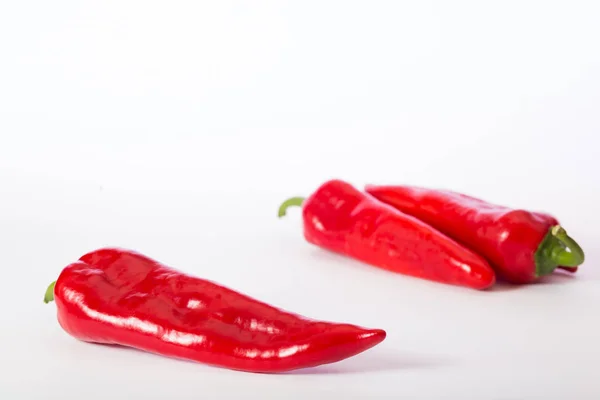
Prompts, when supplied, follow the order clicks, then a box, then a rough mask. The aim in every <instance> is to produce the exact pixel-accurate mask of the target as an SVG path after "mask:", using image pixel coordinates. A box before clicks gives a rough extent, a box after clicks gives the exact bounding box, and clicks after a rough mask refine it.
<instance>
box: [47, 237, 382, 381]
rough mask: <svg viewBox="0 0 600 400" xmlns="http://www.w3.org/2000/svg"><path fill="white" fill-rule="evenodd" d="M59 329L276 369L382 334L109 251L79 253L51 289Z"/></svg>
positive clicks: (330, 358) (317, 359) (329, 357)
mask: <svg viewBox="0 0 600 400" xmlns="http://www.w3.org/2000/svg"><path fill="white" fill-rule="evenodd" d="M51 301H54V302H55V303H56V307H57V316H58V322H59V324H60V326H61V327H62V328H63V330H65V331H66V332H67V333H68V334H70V335H71V336H73V337H74V338H77V339H79V340H82V341H86V342H95V343H111V344H120V345H123V346H128V347H133V348H137V349H140V350H144V351H148V352H152V353H155V354H159V355H163V356H168V357H174V358H181V359H186V360H191V361H196V362H200V363H203V364H207V365H213V366H217V367H223V368H228V369H233V370H240V371H246V372H262V373H277V372H285V371H291V370H295V369H300V368H310V367H316V366H319V365H322V364H328V363H333V362H338V361H341V360H344V359H346V358H349V357H352V356H355V355H357V354H359V353H362V352H364V351H366V350H368V349H370V348H372V347H373V346H376V345H377V344H379V343H381V342H382V341H383V340H384V339H385V337H386V332H385V331H384V330H381V329H368V328H363V327H359V326H356V325H351V324H343V323H334V322H326V321H315V320H312V319H308V318H305V317H302V316H300V315H297V314H294V313H290V312H287V311H284V310H281V309H278V308H276V307H273V306H271V305H268V304H266V303H263V302H261V301H259V300H256V299H253V298H251V297H249V296H246V295H244V294H241V293H238V292H236V291H234V290H232V289H228V288H226V287H224V286H221V285H219V284H216V283H214V282H211V281H207V280H203V279H200V278H197V277H194V276H190V275H186V274H183V273H180V272H178V271H176V270H175V269H172V268H170V267H167V266H164V265H162V264H160V263H158V262H156V261H154V260H152V259H150V258H148V257H146V256H143V255H141V254H139V253H136V252H133V251H129V250H124V249H116V248H107V249H100V250H96V251H93V252H90V253H87V254H85V255H84V256H82V257H81V258H80V259H79V260H78V261H76V262H74V263H72V264H70V265H68V266H67V267H65V268H64V269H63V271H62V272H61V274H60V276H59V277H58V279H57V280H56V281H55V282H53V283H52V284H50V286H49V287H48V289H47V291H46V294H45V297H44V302H45V303H49V302H51Z"/></svg>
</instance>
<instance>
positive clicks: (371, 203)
mask: <svg viewBox="0 0 600 400" xmlns="http://www.w3.org/2000/svg"><path fill="white" fill-rule="evenodd" d="M292 206H296V207H301V208H302V222H303V225H302V227H303V235H304V238H305V239H306V241H307V242H309V243H311V244H313V245H315V246H318V247H320V248H323V249H325V250H329V251H333V252H336V253H340V254H343V255H346V256H348V257H350V258H353V259H356V260H358V261H362V262H364V263H365V264H369V265H371V266H375V267H378V268H382V269H385V270H389V271H392V272H396V273H399V274H403V275H408V276H412V277H417V278H421V279H427V280H430V281H435V282H439V283H445V284H450V285H457V286H464V287H469V288H472V289H477V290H485V289H488V288H490V287H492V286H493V285H494V283H495V282H496V274H495V272H494V270H493V269H492V267H491V266H490V265H489V263H488V261H487V260H485V259H484V258H483V257H482V256H480V255H479V254H477V253H476V252H474V251H472V250H470V249H468V248H466V247H464V246H463V245H462V244H460V243H458V242H457V241H455V240H454V239H452V238H451V237H449V236H447V235H445V234H443V233H442V232H440V231H438V230H437V229H435V228H434V227H432V226H430V225H429V224H426V223H424V222H423V221H420V220H419V219H417V218H414V217H412V216H410V215H408V214H405V213H403V212H400V211H398V210H396V209H394V208H393V207H390V206H388V205H385V204H384V203H382V202H380V201H379V200H377V199H376V198H374V197H373V196H370V195H369V194H367V193H365V192H362V191H360V190H358V189H357V188H355V187H353V186H352V185H350V184H349V183H347V182H344V181H341V180H338V179H333V180H330V181H327V182H325V183H323V184H322V185H321V186H319V187H318V188H317V189H316V190H315V191H314V192H313V193H312V194H311V195H310V196H309V197H307V198H302V197H292V198H290V199H288V200H286V201H284V202H283V204H282V205H281V207H280V208H279V210H278V216H279V217H282V216H285V215H286V212H287V209H288V208H289V207H292Z"/></svg>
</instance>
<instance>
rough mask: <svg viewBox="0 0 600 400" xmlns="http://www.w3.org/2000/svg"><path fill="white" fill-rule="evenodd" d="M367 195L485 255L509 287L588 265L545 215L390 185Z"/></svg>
mask: <svg viewBox="0 0 600 400" xmlns="http://www.w3.org/2000/svg"><path fill="white" fill-rule="evenodd" d="M365 190H366V192H367V193H369V194H370V195H372V196H373V197H375V198H377V199H378V200H380V201H381V202H384V203H386V204H388V205H390V206H393V207H394V208H396V209H398V210H400V211H402V212H404V213H407V214H410V215H412V216H414V217H416V218H418V219H420V220H421V221H423V222H425V223H427V224H429V225H431V226H433V227H435V228H437V229H439V230H440V231H441V232H444V233H445V234H447V235H448V236H450V237H452V238H454V239H456V240H457V241H458V242H460V243H463V244H464V245H465V246H467V247H469V248H470V249H472V250H473V251H475V252H477V253H479V254H481V255H482V256H483V257H485V258H486V259H487V260H488V261H489V262H490V264H491V265H492V267H493V268H494V269H495V270H496V272H497V273H498V276H499V277H501V278H503V279H505V280H506V281H508V282H512V283H517V284H524V283H531V282H534V281H536V280H537V279H538V278H540V277H542V276H544V275H548V274H551V273H552V272H553V271H554V270H555V269H556V268H557V267H561V268H564V269H567V270H571V271H572V272H575V270H576V267H577V266H578V265H580V264H581V263H583V261H584V254H583V250H581V248H580V247H579V245H578V244H577V243H576V242H575V241H574V240H573V239H571V238H570V237H568V236H567V234H566V232H565V231H564V229H562V228H561V227H560V225H559V223H558V221H557V220H556V218H554V217H553V216H551V215H548V214H545V213H541V212H530V211H526V210H517V209H511V208H508V207H505V206H501V205H496V204H491V203H488V202H486V201H484V200H481V199H478V198H475V197H471V196H468V195H465V194H461V193H456V192H452V191H448V190H433V189H426V188H420V187H414V186H392V185H381V186H377V185H367V186H366V188H365ZM567 248H569V249H570V251H568V250H567Z"/></svg>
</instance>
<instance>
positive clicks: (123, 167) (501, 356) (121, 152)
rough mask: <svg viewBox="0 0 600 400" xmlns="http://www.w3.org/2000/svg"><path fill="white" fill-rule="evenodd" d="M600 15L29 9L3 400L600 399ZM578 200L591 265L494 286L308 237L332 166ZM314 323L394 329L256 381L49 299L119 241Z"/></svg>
mask: <svg viewBox="0 0 600 400" xmlns="http://www.w3.org/2000/svg"><path fill="white" fill-rule="evenodd" d="M599 15H600V5H599V4H598V3H597V2H594V1H589V2H583V1H579V2H577V1H575V2H573V1H560V2H552V1H537V2H535V1H497V2H496V1H494V2H481V1H470V2H469V1H452V2H450V1H441V0H440V1H410V2H409V1H363V2H353V1H337V2H335V1H302V2H292V1H277V2H276V1H273V2H265V1H262V2H259V1H239V2H233V1H213V2H198V1H190V2H182V1H173V2H171V1H169V2H166V1H165V2H152V1H138V2H134V1H104V2H85V1H68V2H67V1H53V2H49V1H5V2H2V3H1V5H0V250H1V251H0V255H1V257H0V266H1V271H2V278H1V282H2V285H1V286H2V289H1V291H0V308H1V310H2V318H1V319H0V321H1V322H0V324H1V329H0V355H1V358H0V365H1V369H2V370H1V373H0V397H1V398H3V399H4V398H5V399H65V400H66V399H90V400H92V399H103V400H104V399H135V398H145V399H167V398H169V399H199V398H203V399H221V398H223V399H225V398H232V399H241V398H252V399H269V398H273V399H282V398H297V399H309V398H327V397H335V398H340V399H342V398H407V399H437V398H440V399H461V400H462V399H519V400H520V399H568V398H573V399H582V400H583V399H592V398H595V399H597V398H598V397H599V396H600V379H599V378H600V373H599V372H598V360H599V358H600V340H599V339H598V338H599V337H600V264H599V262H598V260H599V258H600V257H599V256H600V250H599V249H598V243H599V239H600V237H599V234H598V231H599V230H598V229H599V228H598V227H599V226H600V213H599V212H598V205H599V204H600V178H599V177H598V174H599V173H600V168H599V164H600V163H599V162H598V158H599V157H600V150H599V149H598V132H599V131H600V114H599V110H600V69H599V68H600V51H598V48H599V44H598V42H599V39H600V25H599V24H598V16H599ZM334 177H336V178H342V179H345V180H348V181H349V182H352V183H354V184H356V185H357V186H361V185H363V184H365V183H408V184H416V185H422V186H431V187H446V188H450V189H454V190H459V191H463V192H466V193H470V194H472V195H476V196H478V197H483V198H485V199H488V200H491V201H494V202H497V203H501V204H506V205H510V206H513V207H524V208H528V209H536V210H543V211H548V212H551V213H553V214H554V215H556V216H557V217H558V218H559V219H560V220H561V222H562V223H563V225H564V226H565V228H566V229H567V230H568V232H569V233H570V234H572V235H573V236H574V237H575V238H576V239H577V240H578V241H579V242H580V244H581V245H582V246H583V247H584V249H585V250H586V252H587V254H586V255H587V260H586V263H585V265H584V266H583V267H582V268H581V270H580V273H578V274H577V276H576V277H575V278H568V277H564V276H557V277H555V278H553V279H551V280H550V281H548V282H545V283H543V284H539V285H532V286H527V287H521V288H510V287H506V286H501V287H499V289H497V290H494V291H491V292H485V293H482V292H475V291H472V290H468V289H460V288H455V287H449V286H444V285H440V284H434V283H430V282H426V281H420V280H416V279H412V278H407V277H404V276H400V275H396V274H392V273H388V272H385V271H381V270H378V269H376V268H372V267H368V266H365V265H362V264H359V263H357V262H354V261H352V260H348V259H345V258H342V257H338V256H333V255H331V254H329V253H326V252H324V251H321V250H320V249H317V248H314V247H312V246H309V245H308V244H306V242H305V241H304V240H303V238H302V234H301V221H300V214H299V211H298V210H293V211H292V210H290V213H289V215H288V216H287V218H286V219H283V220H278V219H277V218H276V210H277V207H278V206H279V203H280V202H281V201H283V200H284V199H285V198H286V197H288V196H293V195H306V194H309V193H310V192H311V191H312V190H314V189H315V188H316V187H317V186H318V185H320V184H321V183H322V182H323V181H325V180H326V179H329V178H334ZM107 245H110V246H121V247H128V248H132V249H135V250H137V251H140V252H143V253H145V254H147V255H149V256H151V257H153V258H156V259H158V260H160V261H162V262H164V263H167V264H169V265H171V266H173V267H176V268H179V269H182V270H185V271H187V272H192V273H194V274H197V275H198V276H201V277H205V278H209V279H213V280H216V281H218V282H220V283H223V284H226V285H227V286H230V287H233V288H235V289H238V290H240V291H243V292H245V293H247V294H250V295H252V296H254V297H257V298H260V299H261V300H264V301H268V302H270V303H272V304H275V305H278V306H280V307H283V308H285V309H288V310H292V311H295V312H298V313H301V314H304V315H307V316H310V317H313V318H321V319H327V320H335V321H346V322H352V323H357V324H360V325H365V326H368V327H377V328H383V329H386V330H387V332H388V337H387V339H386V340H385V341H384V342H383V343H381V344H380V345H379V346H377V347H375V348H373V349H372V350H370V351H368V352H365V353H363V354H361V355H359V356H356V357H354V358H351V359H348V360H346V361H343V362H340V363H337V364H332V365H329V366H324V367H321V368H315V369H312V370H308V371H299V372H297V373H294V374H285V375H279V376H277V375H256V374H247V373H240V372H232V371H228V370H223V369H218V368H211V367H207V366H204V365H199V364H193V363H186V362H181V361H175V360H170V359H166V358H162V357H159V356H153V355H148V354H145V353H141V352H135V351H129V350H124V349H114V348H106V347H103V346H95V345H90V344H85V343H81V342H78V341H76V340H74V339H72V338H71V337H69V336H68V335H67V334H66V333H65V332H63V331H62V330H61V329H60V327H59V326H58V323H57V321H56V311H55V306H54V304H49V305H44V304H43V302H42V297H43V293H44V291H45V289H46V286H47V284H48V283H49V282H51V281H52V280H54V279H55V278H56V277H57V276H58V274H59V273H60V271H61V269H62V268H63V267H64V266H65V265H67V264H68V263H69V262H71V261H72V260H74V259H76V258H78V257H79V256H80V255H82V254H83V253H86V252H88V251H90V250H93V249H95V248H98V247H102V246H107Z"/></svg>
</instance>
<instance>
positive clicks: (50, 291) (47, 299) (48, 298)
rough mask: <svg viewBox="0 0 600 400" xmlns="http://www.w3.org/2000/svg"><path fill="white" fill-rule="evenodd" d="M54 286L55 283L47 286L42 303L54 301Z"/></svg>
mask: <svg viewBox="0 0 600 400" xmlns="http://www.w3.org/2000/svg"><path fill="white" fill-rule="evenodd" d="M54 285H56V281H54V282H52V283H51V284H50V285H48V289H46V294H45V295H44V303H46V304H48V303H50V302H51V301H53V300H54Z"/></svg>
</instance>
